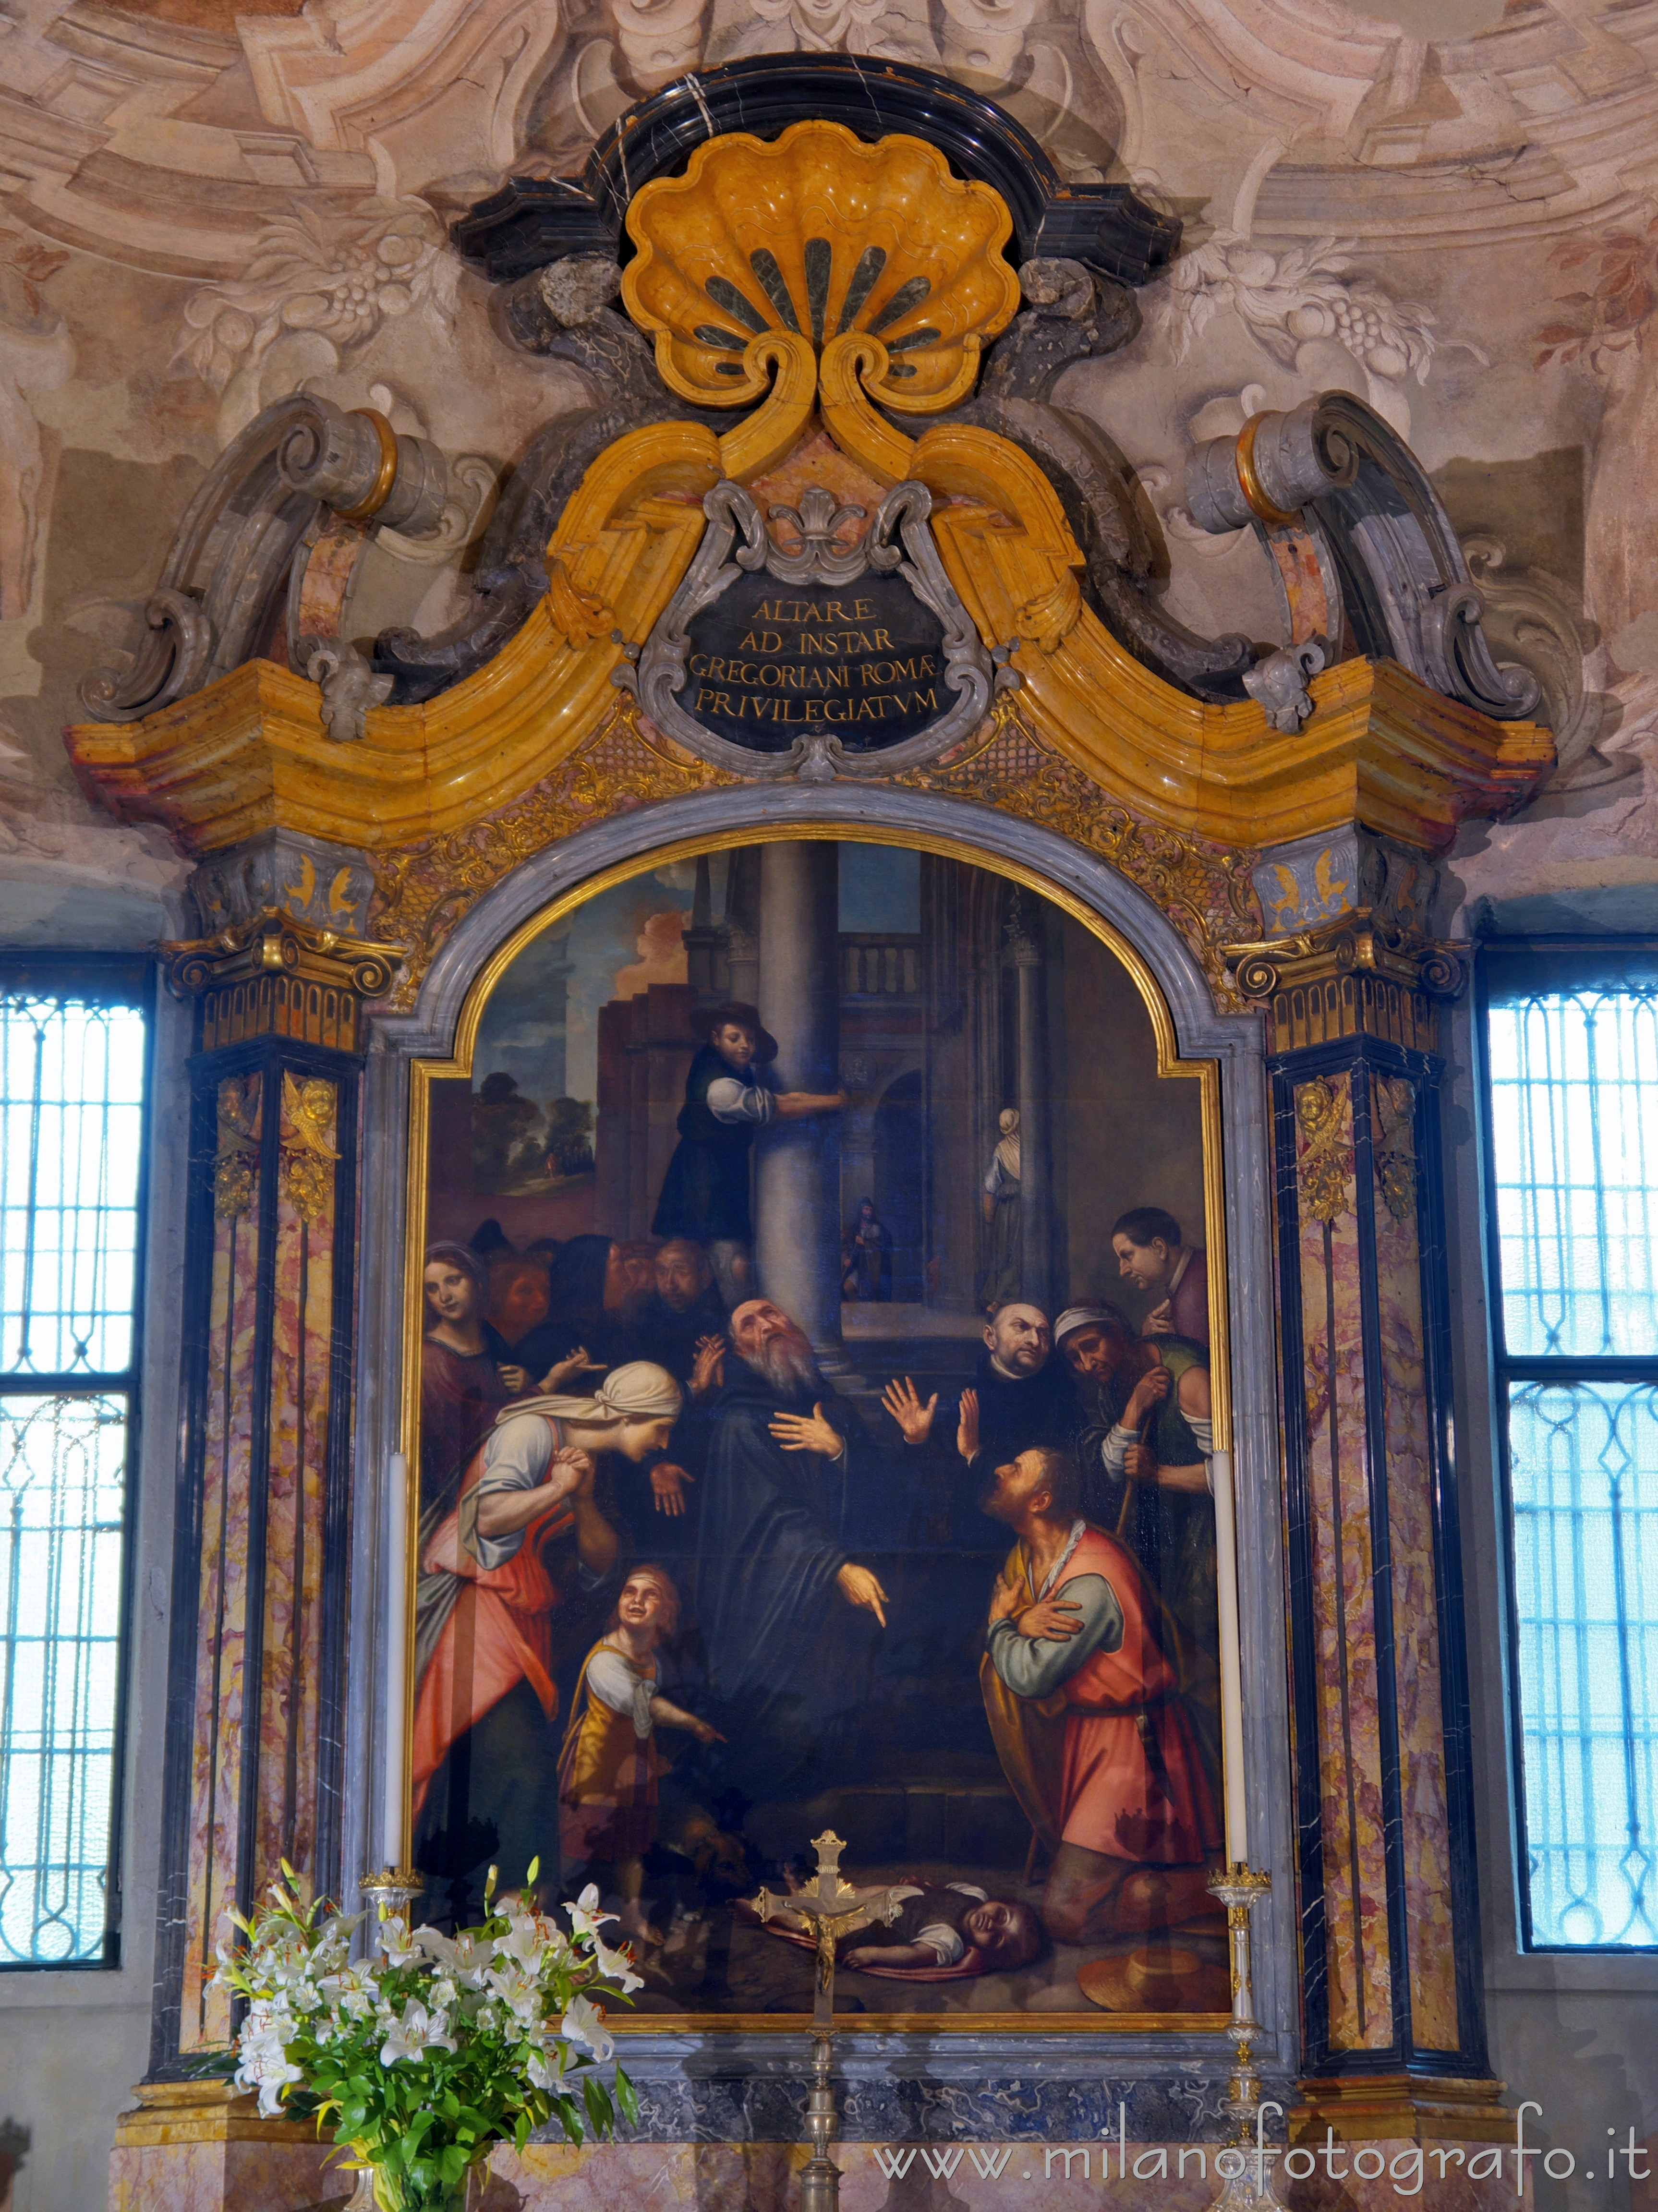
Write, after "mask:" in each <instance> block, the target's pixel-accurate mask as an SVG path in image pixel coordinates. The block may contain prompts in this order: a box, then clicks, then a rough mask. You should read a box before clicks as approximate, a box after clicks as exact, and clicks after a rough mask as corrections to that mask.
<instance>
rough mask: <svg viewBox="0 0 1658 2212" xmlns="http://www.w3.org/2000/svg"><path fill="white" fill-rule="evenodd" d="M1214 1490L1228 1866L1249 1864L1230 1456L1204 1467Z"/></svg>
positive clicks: (1216, 1455)
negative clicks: (1208, 1469) (1208, 1472)
mask: <svg viewBox="0 0 1658 2212" xmlns="http://www.w3.org/2000/svg"><path fill="white" fill-rule="evenodd" d="M1209 1468H1210V1477H1211V1480H1212V1482H1213V1485H1214V1491H1215V1572H1216V1583H1217V1593H1216V1594H1217V1598H1218V1612H1219V1615H1220V1620H1219V1627H1220V1737H1221V1756H1222V1779H1223V1781H1224V1785H1225V1796H1226V1807H1225V1820H1226V1857H1227V1859H1228V1862H1229V1863H1230V1864H1231V1865H1233V1866H1247V1865H1248V1860H1249V1808H1248V1800H1247V1798H1246V1796H1245V1794H1244V1787H1243V1680H1242V1672H1241V1669H1240V1667H1239V1654H1238V1538H1237V1523H1236V1519H1235V1517H1234V1515H1235V1507H1236V1498H1235V1495H1234V1492H1233V1489H1232V1455H1231V1453H1230V1452H1229V1451H1218V1452H1216V1453H1214V1454H1213V1455H1212V1457H1211V1459H1210V1462H1209Z"/></svg>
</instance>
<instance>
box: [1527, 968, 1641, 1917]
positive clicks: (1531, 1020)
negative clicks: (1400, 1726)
mask: <svg viewBox="0 0 1658 2212" xmlns="http://www.w3.org/2000/svg"><path fill="white" fill-rule="evenodd" d="M1485 966H1486V974H1487V987H1486V1006H1487V1012H1486V1021H1485V1046H1486V1059H1487V1076H1488V1083H1489V1094H1488V1095H1489V1152H1488V1158H1489V1170H1490V1184H1491V1209H1490V1218H1491V1245H1492V1263H1493V1273H1494V1276H1495V1283H1494V1289H1495V1291H1496V1293H1497V1295H1496V1297H1495V1298H1494V1301H1493V1306H1494V1316H1495V1320H1494V1327H1495V1332H1496V1340H1497V1392H1498V1401H1499V1407H1498V1410H1499V1415H1500V1416H1502V1417H1503V1419H1505V1424H1506V1437H1505V1452H1504V1472H1505V1480H1506V1486H1507V1496H1508V1505H1509V1532H1510V1555H1509V1614H1510V1626H1511V1635H1512V1666H1511V1670H1510V1674H1511V1684H1512V1697H1513V1707H1514V1734H1515V1745H1516V1751H1517V1758H1516V1761H1515V1765H1516V1769H1517V1772H1518V1776H1519V1784H1520V1799H1521V1802H1520V1806H1519V1808H1518V1809H1519V1814H1520V1824H1519V1825H1520V1834H1521V1865H1520V1893H1521V1920H1522V1926H1523V1929H1524V1936H1525V1940H1526V1941H1527V1942H1528V1943H1529V1945H1530V1946H1531V1947H1532V1948H1537V1949H1545V1950H1548V1949H1587V1948H1594V1949H1631V1948H1651V1947H1655V1946H1658V1247H1655V1238H1658V967H1655V969H1653V971H1652V972H1651V973H1645V972H1642V971H1640V970H1639V969H1637V966H1636V965H1635V964H1633V963H1630V962H1623V963H1619V966H1618V967H1616V968H1608V967H1607V966H1606V964H1605V963H1604V961H1600V962H1594V961H1591V960H1589V959H1588V957H1586V956H1584V955H1582V954H1579V955H1577V956H1575V957H1572V956H1568V955H1565V954H1562V955H1560V956H1558V957H1553V958H1549V957H1537V956H1533V957H1531V958H1530V959H1528V960H1522V959H1520V958H1518V957H1507V958H1504V957H1501V956H1498V957H1493V958H1491V959H1489V960H1488V961H1487V963H1485Z"/></svg>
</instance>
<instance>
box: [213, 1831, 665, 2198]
mask: <svg viewBox="0 0 1658 2212" xmlns="http://www.w3.org/2000/svg"><path fill="white" fill-rule="evenodd" d="M537 1868H538V1862H537V1865H536V1866H531V1869H530V1873H529V1878H528V1881H527V1882H526V1885H525V1890H526V1893H533V1889H534V1885H535V1881H536V1875H537ZM282 1874H283V1877H284V1879H283V1880H282V1881H280V1882H276V1883H275V1884H273V1885H272V1887H271V1890H270V1904H269V1905H266V1906H265V1908H264V1911H262V1912H260V1913H259V1914H258V1916H257V1917H255V1918H254V1919H252V1920H247V1919H244V1918H243V1917H241V1916H240V1914H239V1915H237V1916H235V1919H236V1925H237V1926H238V1927H239V1928H240V1929H241V1930H242V1934H243V1937H244V1938H245V1940H244V1941H243V1942H240V1943H239V1944H238V1945H237V1946H236V1947H235V1948H234V1949H231V1948H227V1947H224V1946H221V1948H220V1951H219V1962H220V1963H219V1971H218V1973H217V1975H216V1982H217V1984H219V1986H220V1987H222V1988H225V1989H229V1990H234V1992H235V1993H236V1994H237V1995H238V1996H242V1997H245V1998H246V2001H247V2012H246V2018H245V2019H244V2021H243V2022H242V2026H241V2028H240V2033H239V2034H238V2036H237V2039H236V2056H237V2057H238V2059H239V2061H240V2064H239V2066H238V2069H237V2073H236V2081H237V2082H238V2083H239V2084H240V2086H241V2087H244V2088H257V2089H258V2093H259V2110H260V2112H263V2113H265V2114H266V2115H273V2114H275V2113H277V2112H287V2113H289V2114H293V2115H295V2116H299V2115H306V2116H309V2115H313V2114H314V2115H315V2117H316V2119H317V2123H318V2125H319V2127H321V2126H323V2125H325V2124H328V2125H331V2126H332V2128H333V2130H334V2137H335V2141H336V2142H338V2143H341V2144H349V2147H350V2149H351V2151H352V2153H353V2154H354V2156H353V2158H352V2160H351V2161H350V2162H351V2163H352V2164H353V2165H354V2166H357V2167H359V2168H361V2167H363V2166H371V2167H372V2168H373V2169H374V2192H375V2197H376V2201H377V2203H378V2204H379V2205H380V2208H381V2212H452V2208H459V2206H461V2205H463V2204H464V2203H465V2197H466V2186H467V2180H468V2177H469V2176H470V2174H471V2172H472V2171H473V2169H474V2168H476V2167H481V2166H482V2165H483V2161H484V2160H486V2159H487V2158H488V2156H489V2150H490V2147H491V2145H492V2144H495V2143H497V2142H507V2141H508V2140H511V2141H512V2142H514V2143H515V2144H516V2145H517V2147H518V2148H519V2149H520V2150H521V2149H522V2148H524V2145H525V2142H526V2141H527V2140H528V2138H529V2135H530V2131H531V2129H532V2128H537V2127H541V2126H543V2125H544V2124H545V2123H546V2122H547V2121H549V2120H556V2121H557V2122H558V2123H559V2124H560V2126H562V2129H563V2130H564V2132H565V2134H566V2135H567V2136H568V2137H569V2138H570V2140H571V2141H572V2142H581V2141H582V2140H583V2138H584V2136H586V2135H587V2134H588V2133H592V2135H594V2136H608V2135H609V2134H610V2132H611V2131H612V2130H613V2129H614V2127H615V2124H616V2110H617V2107H620V2109H621V2112H622V2114H623V2118H625V2119H627V2120H628V2121H629V2122H632V2121H634V2120H635V2119H636V2118H637V2117H638V2111H639V2106H638V2100H637V2099H636V2097H635V2093H634V2088H633V2085H632V2083H631V2082H630V2081H629V2080H628V2077H627V2075H625V2074H624V2073H623V2070H622V2069H621V2067H620V2066H618V2067H617V2068H616V2090H615V2096H614V2100H612V2095H611V2092H610V2089H609V2088H608V2087H606V2085H605V2084H604V2081H601V2080H600V2079H599V2078H598V2076H597V2075H594V2074H592V2073H586V2072H583V2071H582V2070H581V2069H585V2068H588V2067H591V2066H592V2065H593V2064H594V2063H596V2062H600V2063H602V2062H603V2061H604V2060H606V2059H608V2058H609V2057H610V2055H611V2052H612V2051H613V2050H614V2048H615V2044H614V2041H613V2039H612V2038H611V2037H610V2034H609V2033H607V2032H606V2030H605V2027H604V2011H603V2008H602V2007H601V2006H600V2005H599V2004H598V2003H597V2002H595V2001H594V1996H593V1992H594V1990H597V1989H598V1988H599V1987H600V1985H601V1984H603V1985H606V1994H610V1993H612V1992H614V1993H617V1994H620V1995H622V1996H624V1997H625V1996H626V1995H627V1993H628V1992H629V1990H636V1989H638V1988H639V1987H640V1986H641V1983H640V1978H639V1977H638V1976H637V1975H636V1974H635V1972H633V1971H632V1959H631V1954H629V1952H627V1951H626V1950H616V1949H612V1948H610V1945H609V1944H607V1943H606V1942H604V1938H603V1937H602V1936H600V1934H599V1932H598V1931H599V1927H600V1924H601V1923H602V1922H604V1921H605V1920H608V1919H610V1918H612V1917H614V1916H613V1915H611V1914H608V1913H604V1914H602V1913H600V1912H599V1911H598V1909H597V1908H598V1891H597V1889H592V1888H589V1889H587V1890H586V1891H584V1893H582V1896H581V1899H580V1903H579V1904H576V1905H568V1906H567V1907H565V1910H566V1911H567V1912H568V1916H569V1920H570V1932H569V1933H568V1935H567V1934H566V1932H565V1930H564V1929H563V1928H562V1926H561V1925H560V1924H559V1923H558V1922H557V1921H556V1920H553V1919H550V1918H549V1917H546V1916H545V1915H544V1914H542V1913H540V1912H537V1911H535V1910H534V1908H533V1907H532V1905H530V1904H529V1903H528V1902H526V1901H525V1899H521V1898H519V1897H512V1896H508V1897H504V1898H501V1899H500V1900H499V1901H498V1902H497V1901H496V1899H495V1869H493V1868H492V1869H490V1873H489V1882H488V1885H487V1886H486V1887H485V1890H484V1905H485V1908H486V1911H488V1912H489V1917H488V1918H487V1919H485V1921H484V1922H483V1925H482V1926H481V1927H477V1928H468V1929H462V1930H461V1931H460V1933H459V1934H458V1935H455V1936H440V1934H439V1933H438V1931H437V1930H436V1929H434V1928H416V1929H413V1930H412V1931H411V1930H410V1928H409V1925H408V1923H407V1921H406V1919H405V1918H404V1917H403V1916H402V1915H400V1914H398V1913H392V1912H387V1911H385V1910H384V1909H383V1908H382V1911H381V1914H380V1921H379V1925H378V1929H377V1931H376V1932H377V1937H378V1948H377V1955H375V1956H374V1957H372V1958H364V1959H359V1960H356V1961H355V1962H354V1961H353V1960H352V1958H351V1955H350V1954H351V1941H352V1936H353V1934H354V1932H355V1929H356V1928H357V1926H358V1924H359V1923H360V1922H361V1920H362V1918H363V1917H364V1916H363V1915H362V1914H361V1913H356V1914H354V1915H352V1916H351V1917H349V1918H347V1917H344V1916H343V1914H341V1913H338V1912H337V1911H335V1910H334V1909H333V1907H332V1906H331V1905H328V1904H327V1903H326V1902H325V1900H324V1899H313V1901H312V1902H311V1903H310V1904H308V1905H307V1904H306V1903H305V1902H304V1901H303V1899H301V1896H300V1894H299V1886H298V1882H297V1880H296V1877H295V1874H294V1870H293V1869H292V1868H291V1867H290V1866H288V1864H287V1863H286V1862H285V1861H284V1863H283V1866H282ZM578 2045H580V2046H581V2048H580V2050H578V2048H577V2046H578ZM578 2083H579V2086H580V2097H578V2096H577V2095H576V2094H575V2093H574V2091H575V2088H576V2087H577V2086H578Z"/></svg>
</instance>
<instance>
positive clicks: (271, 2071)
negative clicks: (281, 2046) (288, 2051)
mask: <svg viewBox="0 0 1658 2212" xmlns="http://www.w3.org/2000/svg"><path fill="white" fill-rule="evenodd" d="M304 2079H305V2076H304V2075H303V2074H301V2071H300V2069H299V2068H298V2067H297V2066H290V2065H289V2064H288V2061H287V2060H286V2059H285V2058H277V2059H276V2061H275V2062H274V2063H260V2064H258V2065H249V2064H247V2063H243V2064H242V2065H241V2066H240V2067H239V2068H238V2069H237V2072H236V2086H237V2087H238V2088H240V2089H257V2090H258V2093H259V2114H260V2117H261V2118H264V2119H267V2120H271V2119H275V2118H277V2117H278V2116H279V2114H280V2113H281V2112H282V2091H283V2090H284V2089H285V2088H286V2087H288V2084H289V2082H292V2081H304Z"/></svg>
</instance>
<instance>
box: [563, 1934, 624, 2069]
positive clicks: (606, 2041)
mask: <svg viewBox="0 0 1658 2212" xmlns="http://www.w3.org/2000/svg"><path fill="white" fill-rule="evenodd" d="M608 1917H610V1918H611V1919H614V1918H615V1917H616V1916H615V1915H614V1913H612V1914H610V1915H609V1916H608ZM559 2033H561V2034H562V2035H564V2036H567V2037H568V2039H569V2040H570V2041H571V2042H572V2043H585V2044H586V2046H587V2048H588V2050H589V2051H592V2054H593V2057H595V2058H597V2059H598V2062H599V2063H600V2064H601V2065H602V2064H603V2063H604V2061H605V2060H606V2059H607V2058H608V2057H610V2054H611V2052H612V2051H614V2050H615V2049H616V2038H615V2037H614V2036H613V2035H612V2034H611V2033H610V2031H609V2030H608V2029H607V2028H606V2027H605V2025H604V2015H603V2014H602V2013H601V2012H600V2011H599V2008H598V2006H597V2005H596V2004H595V2003H594V2002H593V2001H592V1998H591V1997H572V1998H571V2000H570V2002H569V2007H568V2010H567V2011H566V2013H565V2015H564V2017H563V2019H562V2021H560V2022H559Z"/></svg>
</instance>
